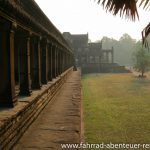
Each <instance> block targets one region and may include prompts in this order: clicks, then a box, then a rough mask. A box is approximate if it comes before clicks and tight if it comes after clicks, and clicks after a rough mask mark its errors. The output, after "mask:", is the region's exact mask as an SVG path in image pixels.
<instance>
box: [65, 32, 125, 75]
mask: <svg viewBox="0 0 150 150" xmlns="http://www.w3.org/2000/svg"><path fill="white" fill-rule="evenodd" d="M63 36H64V38H65V39H66V40H67V41H68V43H69V44H70V46H71V47H72V49H73V50H74V55H75V63H76V65H77V66H78V67H81V68H82V72H83V73H92V72H124V71H125V70H124V67H123V66H119V65H118V64H117V63H114V49H113V47H112V48H111V49H103V47H102V42H99V43H95V42H94V43H93V42H89V38H88V33H87V34H71V33H69V32H64V33H63Z"/></svg>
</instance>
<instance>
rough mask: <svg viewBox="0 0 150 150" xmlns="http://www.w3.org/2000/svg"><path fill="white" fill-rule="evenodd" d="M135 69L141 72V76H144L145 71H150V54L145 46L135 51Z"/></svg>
mask: <svg viewBox="0 0 150 150" xmlns="http://www.w3.org/2000/svg"><path fill="white" fill-rule="evenodd" d="M134 62H135V64H134V69H135V70H136V71H138V72H140V73H141V75H140V77H144V73H145V72H146V71H148V69H149V66H150V55H149V53H148V51H146V50H145V49H143V48H140V49H138V50H137V51H136V52H135V53H134Z"/></svg>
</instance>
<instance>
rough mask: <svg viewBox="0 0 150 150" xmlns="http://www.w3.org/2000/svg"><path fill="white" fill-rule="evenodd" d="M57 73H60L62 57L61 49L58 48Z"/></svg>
mask: <svg viewBox="0 0 150 150" xmlns="http://www.w3.org/2000/svg"><path fill="white" fill-rule="evenodd" d="M58 58H59V59H58V69H59V70H58V71H59V72H58V73H59V75H60V74H61V73H62V63H61V62H62V57H61V49H59V52H58Z"/></svg>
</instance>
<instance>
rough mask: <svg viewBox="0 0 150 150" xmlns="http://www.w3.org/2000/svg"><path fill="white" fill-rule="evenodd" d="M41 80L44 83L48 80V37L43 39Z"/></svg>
mask: <svg viewBox="0 0 150 150" xmlns="http://www.w3.org/2000/svg"><path fill="white" fill-rule="evenodd" d="M41 82H42V84H47V82H48V47H47V40H46V39H43V40H42V41H41Z"/></svg>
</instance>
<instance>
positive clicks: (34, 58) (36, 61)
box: [31, 36, 41, 89]
mask: <svg viewBox="0 0 150 150" xmlns="http://www.w3.org/2000/svg"><path fill="white" fill-rule="evenodd" d="M40 59H41V58H40V38H39V37H34V36H33V37H32V40H31V80H32V84H31V87H32V88H33V89H40V88H41V65H40V64H41V60H40Z"/></svg>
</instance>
